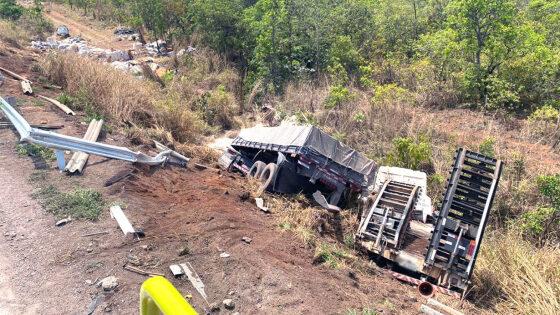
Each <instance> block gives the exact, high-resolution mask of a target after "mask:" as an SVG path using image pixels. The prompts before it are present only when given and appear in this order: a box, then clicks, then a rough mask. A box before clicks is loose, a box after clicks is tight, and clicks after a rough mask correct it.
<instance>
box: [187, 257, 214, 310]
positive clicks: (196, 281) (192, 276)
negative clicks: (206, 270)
mask: <svg viewBox="0 0 560 315" xmlns="http://www.w3.org/2000/svg"><path fill="white" fill-rule="evenodd" d="M180 266H181V268H183V271H184V272H185V273H186V274H187V278H189V281H190V282H191V284H192V285H193V287H194V288H195V289H196V291H198V293H199V294H200V295H201V296H202V297H203V298H204V300H205V301H206V303H208V296H207V295H206V292H205V291H204V283H203V282H202V280H200V277H199V276H198V274H197V273H196V271H194V268H193V266H192V265H191V263H189V262H187V263H185V264H180Z"/></svg>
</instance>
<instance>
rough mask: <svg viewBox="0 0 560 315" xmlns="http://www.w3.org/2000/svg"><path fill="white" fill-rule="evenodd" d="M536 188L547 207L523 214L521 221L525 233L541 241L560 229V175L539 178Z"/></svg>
mask: <svg viewBox="0 0 560 315" xmlns="http://www.w3.org/2000/svg"><path fill="white" fill-rule="evenodd" d="M537 186H538V188H539V191H540V193H541V194H542V195H543V197H545V199H546V200H547V202H548V205H544V206H540V207H538V208H536V209H534V210H531V211H528V212H526V213H524V214H523V215H522V217H521V221H522V227H523V229H524V230H525V231H526V232H528V233H529V234H530V235H533V236H535V237H537V238H538V239H540V240H543V239H546V238H547V237H550V236H551V235H554V234H555V233H557V231H558V228H560V174H556V175H543V176H539V177H538V178H537Z"/></svg>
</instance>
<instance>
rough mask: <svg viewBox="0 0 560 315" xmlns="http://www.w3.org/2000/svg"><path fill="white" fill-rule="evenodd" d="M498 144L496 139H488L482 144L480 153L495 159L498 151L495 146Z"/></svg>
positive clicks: (479, 148) (479, 147)
mask: <svg viewBox="0 0 560 315" xmlns="http://www.w3.org/2000/svg"><path fill="white" fill-rule="evenodd" d="M495 144H496V139H494V138H492V137H488V138H486V139H484V140H483V141H482V143H480V145H479V146H478V151H479V152H480V153H482V154H484V155H486V156H489V157H492V158H493V157H495V156H496V151H495V150H494V145H495Z"/></svg>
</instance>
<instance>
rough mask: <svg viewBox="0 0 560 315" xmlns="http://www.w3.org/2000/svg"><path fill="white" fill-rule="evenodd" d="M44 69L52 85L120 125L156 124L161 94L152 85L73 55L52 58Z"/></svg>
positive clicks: (61, 54)
mask: <svg viewBox="0 0 560 315" xmlns="http://www.w3.org/2000/svg"><path fill="white" fill-rule="evenodd" d="M41 67H42V69H43V73H45V75H46V76H47V77H48V78H49V79H50V80H51V81H52V82H54V83H56V84H58V85H61V86H63V87H64V88H65V91H67V92H68V93H70V94H73V95H77V96H78V97H79V101H80V102H88V103H89V104H90V105H91V106H92V107H93V109H95V110H96V111H98V112H99V113H101V114H103V115H104V116H106V117H109V118H111V119H114V120H116V121H118V122H129V123H135V124H140V125H146V126H152V125H154V124H155V101H156V100H157V99H158V96H160V93H159V92H158V89H157V88H156V87H155V86H154V85H153V84H151V83H150V82H145V81H140V80H137V79H135V78H134V77H132V76H131V75H129V74H126V73H124V72H122V71H119V70H117V69H114V68H112V67H110V66H109V65H104V64H101V63H99V62H97V61H94V60H91V59H88V58H84V57H80V56H78V55H76V54H72V53H52V54H49V55H47V56H46V58H44V59H43V61H42V63H41ZM79 105H80V106H84V105H86V104H79Z"/></svg>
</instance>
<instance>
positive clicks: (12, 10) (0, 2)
mask: <svg viewBox="0 0 560 315" xmlns="http://www.w3.org/2000/svg"><path fill="white" fill-rule="evenodd" d="M23 12H24V8H23V7H22V6H20V5H18V4H17V2H16V0H0V18H2V19H9V20H17V19H19V18H20V17H21V15H22V14H23Z"/></svg>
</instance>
